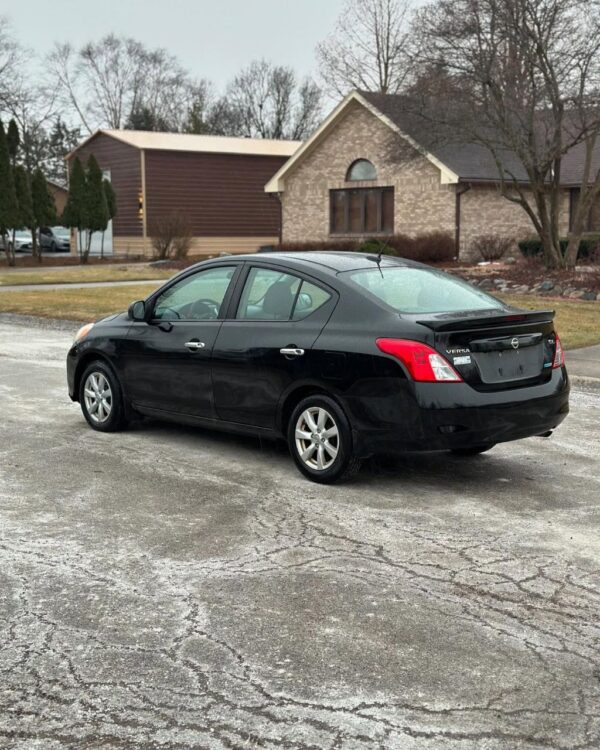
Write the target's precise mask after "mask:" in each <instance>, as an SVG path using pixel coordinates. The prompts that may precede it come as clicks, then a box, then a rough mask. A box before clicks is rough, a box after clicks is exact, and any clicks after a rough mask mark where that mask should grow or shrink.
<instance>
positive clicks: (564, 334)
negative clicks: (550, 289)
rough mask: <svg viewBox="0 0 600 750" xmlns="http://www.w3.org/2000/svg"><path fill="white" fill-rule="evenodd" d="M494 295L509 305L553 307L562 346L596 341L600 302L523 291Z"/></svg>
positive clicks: (599, 329) (598, 338)
mask: <svg viewBox="0 0 600 750" xmlns="http://www.w3.org/2000/svg"><path fill="white" fill-rule="evenodd" d="M496 296H497V297H500V298H501V299H503V300H504V302H507V303H508V304H509V305H515V306H516V307H523V308H525V309H527V310H555V311H556V316H555V318H554V320H555V322H556V330H557V331H558V333H559V335H560V340H561V341H562V343H563V346H564V347H565V349H577V348H578V347H580V346H592V344H600V302H582V301H580V300H565V299H561V298H558V297H557V298H554V297H552V298H548V297H533V296H531V295H527V294H502V295H500V294H499V295H496Z"/></svg>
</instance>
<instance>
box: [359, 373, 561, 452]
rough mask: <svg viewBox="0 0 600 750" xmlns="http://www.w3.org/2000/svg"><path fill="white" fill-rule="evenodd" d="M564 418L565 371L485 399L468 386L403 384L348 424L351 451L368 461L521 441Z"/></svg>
mask: <svg viewBox="0 0 600 750" xmlns="http://www.w3.org/2000/svg"><path fill="white" fill-rule="evenodd" d="M376 402H379V403H376ZM365 405H367V409H366V410H365V408H364V407H365ZM354 406H356V405H354ZM351 408H352V407H351ZM373 408H375V410H376V411H377V412H379V415H378V417H379V424H377V421H376V419H377V416H376V414H375V413H373ZM568 413H569V381H568V377H567V372H566V370H565V369H564V368H563V369H561V370H555V371H553V373H552V377H551V379H550V380H549V381H548V382H547V383H544V384H543V385H537V386H532V387H528V388H518V389H512V390H508V391H498V392H488V393H482V392H479V391H476V390H474V389H473V388H471V387H470V386H469V385H467V384H466V383H451V384H450V383H449V384H441V383H412V382H408V381H406V382H405V383H403V385H402V386H401V387H400V388H399V389H398V392H397V393H395V394H392V395H391V396H387V397H386V396H384V397H383V398H381V397H380V398H379V399H376V398H373V399H371V403H370V404H365V403H364V400H363V404H362V410H361V414H360V416H359V419H358V421H357V420H356V419H354V418H353V419H351V422H352V424H353V425H354V426H355V429H354V431H353V433H354V448H355V451H356V453H357V454H358V455H359V456H368V455H372V454H374V453H390V452H409V451H438V450H450V449H453V448H470V447H475V446H478V445H485V444H488V443H501V442H507V441H510V440H520V439H521V438H526V437H532V436H534V435H541V434H543V433H545V432H548V431H549V430H553V429H554V428H555V427H557V426H558V425H559V424H560V423H561V422H562V421H563V420H564V419H565V417H566V416H567V414H568Z"/></svg>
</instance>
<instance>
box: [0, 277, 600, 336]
mask: <svg viewBox="0 0 600 750" xmlns="http://www.w3.org/2000/svg"><path fill="white" fill-rule="evenodd" d="M90 270H91V269H90ZM103 270H104V269H103ZM154 289H156V285H155V284H135V285H131V286H124V287H97V288H94V287H92V288H91V289H45V290H40V291H37V290H36V291H33V292H31V291H22V292H20V291H14V292H12V291H11V292H0V312H12V313H21V314H23V315H40V316H43V317H47V318H60V319H62V320H83V321H88V320H96V319H97V318H101V317H103V316H105V315H110V314H111V313H114V312H120V311H121V310H126V309H127V307H128V306H129V304H130V303H131V302H133V301H134V300H137V299H143V298H145V297H146V296H148V294H150V292H152V291H154ZM502 298H503V299H504V300H505V301H506V302H508V303H509V304H511V305H515V306H517V307H523V308H526V309H537V310H556V327H557V330H558V332H559V333H560V337H561V340H562V342H563V345H564V346H565V348H567V349H575V348H577V347H580V346H590V345H592V344H600V302H580V301H575V300H563V299H554V298H548V297H532V296H528V295H515V294H505V295H503V296H502Z"/></svg>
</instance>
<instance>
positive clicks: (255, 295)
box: [67, 252, 569, 482]
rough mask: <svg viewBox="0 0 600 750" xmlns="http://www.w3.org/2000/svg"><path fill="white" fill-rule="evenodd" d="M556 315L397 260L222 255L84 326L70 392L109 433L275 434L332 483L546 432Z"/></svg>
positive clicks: (556, 362)
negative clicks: (424, 456) (406, 460)
mask: <svg viewBox="0 0 600 750" xmlns="http://www.w3.org/2000/svg"><path fill="white" fill-rule="evenodd" d="M553 317H554V314H553V313H552V312H529V311H524V310H518V309H516V308H512V307H509V306H507V305H505V304H504V303H502V302H500V301H499V300H497V299H495V298H494V297H491V296H489V295H487V294H484V293H483V292H481V291H478V290H476V289H474V288H473V287H471V286H469V285H468V284H466V283H464V282H462V281H460V280H459V279H457V278H455V277H453V276H450V275H448V274H445V273H441V272H439V271H436V270H434V269H431V268H429V267H427V266H424V265H422V264H419V263H414V262H410V261H406V260H401V259H398V258H390V257H385V256H384V257H376V256H371V255H363V254H358V253H343V252H336V253H325V252H312V253H296V254H283V253H275V254H270V255H269V256H268V257H266V256H257V255H245V256H237V257H236V256H234V257H231V256H229V257H227V258H220V259H217V260H211V261H206V262H203V263H199V264H197V265H195V266H193V267H191V268H189V269H187V270H185V271H183V272H182V273H180V274H179V275H178V276H175V277H174V278H172V279H170V280H169V281H168V282H167V283H166V284H164V286H162V287H161V288H160V289H158V290H157V291H156V292H154V293H153V294H152V295H151V296H150V297H148V299H146V300H144V301H140V302H135V303H133V304H132V305H131V306H130V308H129V311H128V312H127V313H121V314H118V315H113V316H111V317H109V318H105V319H104V320H101V321H99V322H98V323H95V324H90V325H87V326H85V327H84V328H82V329H81V330H80V331H79V332H78V334H77V336H76V339H75V341H74V343H73V346H72V348H71V350H70V351H69V354H68V358H67V374H68V385H69V395H70V396H71V399H73V400H74V401H79V402H80V404H81V408H82V411H83V415H84V417H85V418H86V420H87V421H88V423H89V425H90V426H91V427H92V428H93V429H95V430H102V431H105V432H110V431H115V430H118V429H120V428H122V427H124V426H125V425H126V424H127V422H128V420H130V419H131V418H132V417H134V416H136V415H146V416H152V417H158V418H161V419H163V418H164V419H171V420H176V421H180V422H186V423H192V424H198V425H203V426H209V427H215V428H219V429H223V430H229V431H231V432H238V433H247V434H253V435H264V436H271V437H280V438H281V437H282V438H284V439H286V440H287V443H288V445H289V449H290V452H291V454H292V457H293V459H294V461H295V463H296V465H297V466H298V468H299V469H300V471H301V472H302V473H303V474H305V475H306V476H307V477H309V478H310V479H313V480H315V481H318V482H334V481H336V480H339V479H341V478H342V477H345V476H348V475H349V474H350V473H352V472H354V471H356V469H357V468H358V466H359V464H360V460H361V459H362V458H365V457H368V456H370V455H373V454H375V453H391V452H398V451H400V452H410V451H438V450H451V451H453V452H455V453H458V454H461V455H474V454H478V453H481V452H483V451H486V450H489V449H490V448H491V447H492V446H493V445H495V444H496V443H499V442H505V441H510V440H518V439H520V438H525V437H529V436H533V435H548V434H549V433H550V432H551V430H553V429H554V428H555V427H556V426H557V425H558V424H560V423H561V422H562V420H563V419H564V418H565V417H566V415H567V413H568V410H569V405H568V395H569V382H568V377H567V371H566V369H565V366H564V355H563V350H562V347H561V344H560V340H559V338H558V335H557V333H556V331H555V329H554V324H553Z"/></svg>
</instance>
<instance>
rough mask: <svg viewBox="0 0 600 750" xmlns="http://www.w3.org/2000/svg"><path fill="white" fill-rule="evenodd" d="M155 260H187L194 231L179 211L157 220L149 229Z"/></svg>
mask: <svg viewBox="0 0 600 750" xmlns="http://www.w3.org/2000/svg"><path fill="white" fill-rule="evenodd" d="M149 234H150V241H151V243H152V250H153V256H152V257H153V258H154V259H155V260H166V259H170V260H181V259H182V258H186V257H187V254H188V252H189V249H190V247H191V245H192V229H191V226H190V223H189V220H188V218H187V216H185V215H184V214H182V213H179V212H177V211H173V212H172V213H169V214H166V215H164V216H161V217H159V218H158V219H155V220H154V221H153V222H152V223H151V224H150V227H149Z"/></svg>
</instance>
